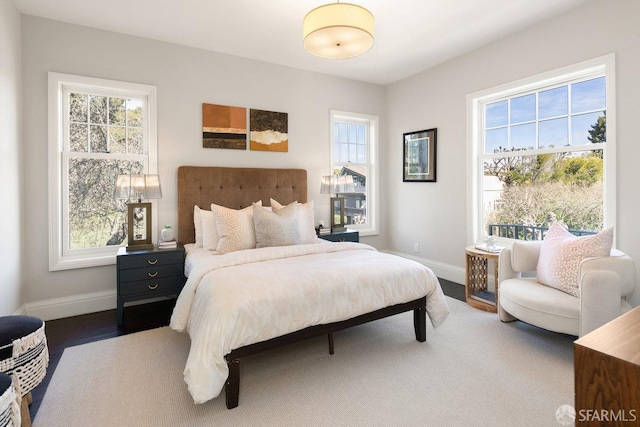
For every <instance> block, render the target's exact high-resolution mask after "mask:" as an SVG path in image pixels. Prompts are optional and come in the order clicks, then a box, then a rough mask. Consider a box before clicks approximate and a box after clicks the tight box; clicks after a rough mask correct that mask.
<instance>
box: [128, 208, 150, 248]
mask: <svg viewBox="0 0 640 427" xmlns="http://www.w3.org/2000/svg"><path fill="white" fill-rule="evenodd" d="M128 211H129V212H128V213H129V224H128V225H127V234H128V241H127V250H128V251H133V250H136V249H152V248H153V243H151V203H129V206H128Z"/></svg>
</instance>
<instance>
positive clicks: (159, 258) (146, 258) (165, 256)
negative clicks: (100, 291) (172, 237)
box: [118, 251, 184, 270]
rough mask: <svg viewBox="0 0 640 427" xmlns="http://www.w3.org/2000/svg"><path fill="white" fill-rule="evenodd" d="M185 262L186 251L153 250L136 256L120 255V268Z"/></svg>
mask: <svg viewBox="0 0 640 427" xmlns="http://www.w3.org/2000/svg"><path fill="white" fill-rule="evenodd" d="M183 262H184V251H171V252H158V251H156V252H152V253H148V254H141V255H135V256H123V257H118V268H119V269H120V270H122V269H128V268H142V267H157V266H161V265H166V264H181V263H183Z"/></svg>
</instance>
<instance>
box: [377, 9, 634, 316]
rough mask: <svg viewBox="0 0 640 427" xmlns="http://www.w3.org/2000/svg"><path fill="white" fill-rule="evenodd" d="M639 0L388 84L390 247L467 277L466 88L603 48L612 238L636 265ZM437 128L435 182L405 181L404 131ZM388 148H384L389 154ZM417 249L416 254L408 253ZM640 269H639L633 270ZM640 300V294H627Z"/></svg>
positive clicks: (562, 21) (583, 12)
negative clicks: (611, 158) (610, 70)
mask: <svg viewBox="0 0 640 427" xmlns="http://www.w3.org/2000/svg"><path fill="white" fill-rule="evenodd" d="M639 18H640V2H639V1H637V0H598V1H594V2H591V3H588V4H587V5H585V6H582V7H580V8H578V9H575V10H573V11H570V12H568V13H566V14H564V15H561V16H559V17H557V18H554V19H550V20H548V21H546V22H544V23H542V24H540V25H536V26H533V27H531V28H529V29H527V30H525V31H522V32H520V33H518V34H515V35H512V36H509V37H506V38H504V39H502V40H500V41H497V42H495V43H492V44H490V45H488V46H485V47H483V48H481V49H478V50H476V51H474V52H471V53H469V54H467V55H464V56H461V57H458V58H456V59H454V60H451V61H449V62H447V63H445V64H442V65H440V66H437V67H435V68H432V69H429V70H426V71H424V72H422V73H419V74H417V75H415V76H412V77H410V78H407V79H404V80H402V81H400V82H397V83H395V84H393V85H390V86H388V87H387V92H386V94H387V112H388V113H387V116H386V117H387V141H388V144H387V145H386V149H387V151H386V153H384V152H383V157H384V158H386V159H388V164H387V167H386V170H387V175H386V176H385V178H386V180H387V185H388V190H389V191H388V196H387V197H388V198H387V203H388V205H389V206H391V207H392V208H391V209H389V211H388V222H389V224H390V232H389V236H388V238H389V240H388V243H389V249H390V250H392V251H396V252H404V253H409V254H411V253H412V251H413V244H414V243H420V248H421V253H420V254H417V256H419V257H421V258H424V260H425V262H426V263H427V264H429V263H430V264H432V265H435V266H436V268H434V270H436V273H438V268H437V267H438V266H440V267H442V268H441V269H440V270H442V272H443V274H441V277H447V275H448V276H449V277H450V278H451V279H453V280H456V278H457V280H458V283H464V279H463V277H464V276H463V272H464V247H465V246H466V245H468V244H470V243H472V242H469V241H467V211H468V210H469V209H471V208H472V207H471V206H469V205H468V204H467V189H466V184H467V179H468V177H467V171H466V170H465V161H466V153H467V147H466V140H467V135H466V104H465V102H466V96H467V94H469V93H473V92H476V91H479V90H482V89H486V88H490V87H493V86H497V85H501V84H504V83H508V82H511V81H515V80H518V79H522V78H525V77H529V76H532V75H536V74H539V73H542V72H545V71H549V70H553V69H557V68H561V67H564V66H567V65H571V64H575V63H578V62H581V61H585V60H588V59H592V58H595V57H598V56H602V55H606V54H609V53H615V54H616V74H617V75H616V82H617V91H616V99H617V113H618V115H617V123H618V126H617V150H618V151H617V178H616V179H617V204H618V205H617V218H616V222H617V226H616V234H617V246H618V248H619V249H621V250H622V251H624V252H626V253H628V254H629V255H630V256H631V257H632V258H633V259H634V260H635V261H636V263H637V265H638V266H640V245H638V243H637V242H638V241H640V202H639V201H638V184H637V182H638V176H637V165H638V161H639V159H640V143H639V139H638V115H639V113H640V108H639V105H640V104H639V100H640V84H638V79H639V76H640V50H639V49H638V46H640V26H639V25H638V19H639ZM433 127H435V128H438V156H437V159H438V165H437V174H438V182H437V183H403V182H402V180H401V174H402V170H401V161H402V159H401V157H402V145H401V138H402V134H403V133H404V132H408V131H415V130H421V129H428V128H433ZM385 154H386V155H385ZM412 255H413V254H412ZM639 277H640V276H639ZM631 302H632V304H633V305H639V304H640V293H639V292H636V294H634V296H633V298H632V301H631Z"/></svg>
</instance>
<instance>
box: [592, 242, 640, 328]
mask: <svg viewBox="0 0 640 427" xmlns="http://www.w3.org/2000/svg"><path fill="white" fill-rule="evenodd" d="M635 287H636V267H635V263H634V262H633V260H632V259H631V258H629V257H628V256H626V255H624V254H622V253H619V255H618V256H609V257H596V258H587V259H586V260H584V261H582V263H581V264H580V331H579V332H580V336H582V335H584V334H587V333H589V332H591V331H593V330H594V329H597V328H599V327H600V326H602V325H604V324H605V323H608V322H610V321H611V320H613V319H615V318H616V317H618V316H620V314H621V311H620V305H621V301H620V300H621V298H623V297H624V296H626V295H629V294H630V293H631V292H633V290H634V289H635Z"/></svg>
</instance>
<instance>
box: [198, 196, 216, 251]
mask: <svg viewBox="0 0 640 427" xmlns="http://www.w3.org/2000/svg"><path fill="white" fill-rule="evenodd" d="M201 212H202V209H200V207H199V206H198V205H195V206H194V207H193V228H195V230H196V242H195V243H196V248H201V247H202V213H201ZM209 212H211V211H209ZM212 215H213V214H212ZM212 219H213V217H212Z"/></svg>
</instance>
